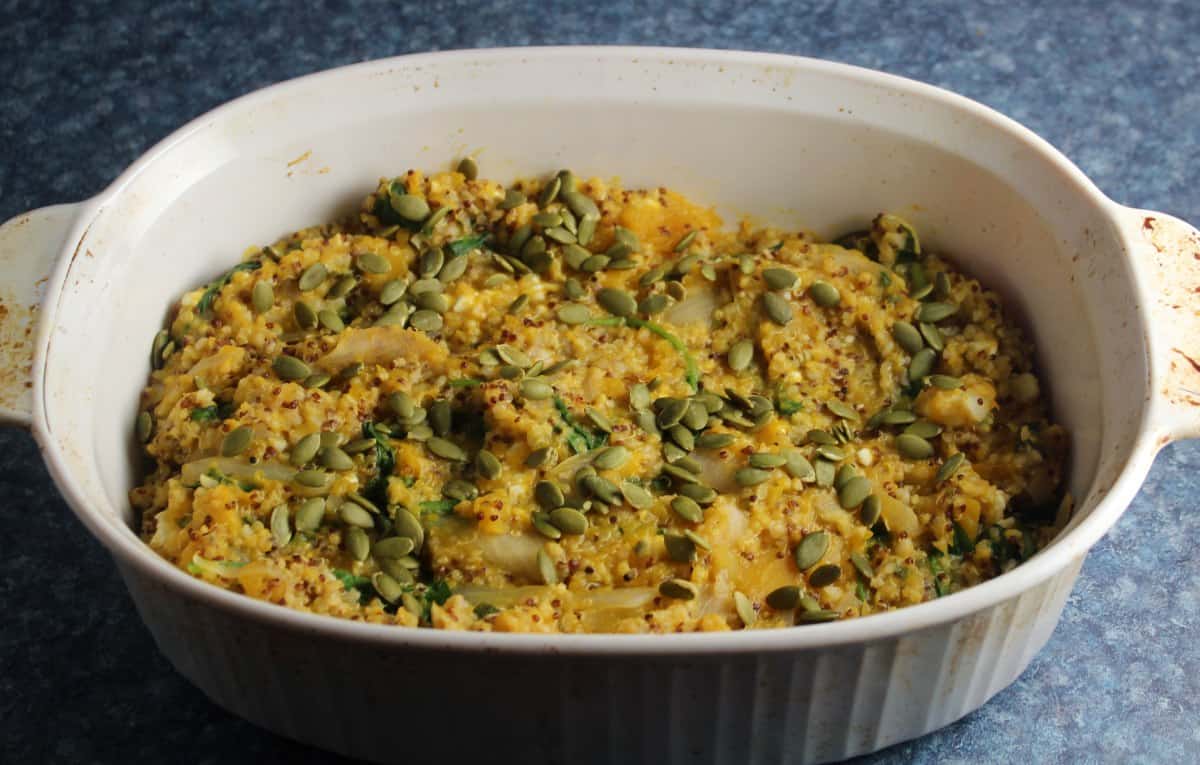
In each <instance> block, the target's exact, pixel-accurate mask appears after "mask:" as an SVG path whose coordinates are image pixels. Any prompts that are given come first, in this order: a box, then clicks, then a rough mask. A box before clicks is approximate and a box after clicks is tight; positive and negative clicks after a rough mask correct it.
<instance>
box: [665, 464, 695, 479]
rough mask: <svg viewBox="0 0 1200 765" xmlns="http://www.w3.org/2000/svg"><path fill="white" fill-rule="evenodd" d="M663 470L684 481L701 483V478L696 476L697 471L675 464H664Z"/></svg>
mask: <svg viewBox="0 0 1200 765" xmlns="http://www.w3.org/2000/svg"><path fill="white" fill-rule="evenodd" d="M662 471H663V473H665V474H667V475H669V476H671V477H672V478H674V479H675V480H677V481H680V482H682V483H700V479H699V478H697V477H696V474H695V473H693V472H691V471H689V470H685V469H684V468H681V467H677V466H675V465H670V464H668V465H663V466H662Z"/></svg>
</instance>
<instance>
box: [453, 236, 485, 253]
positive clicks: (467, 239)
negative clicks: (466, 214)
mask: <svg viewBox="0 0 1200 765" xmlns="http://www.w3.org/2000/svg"><path fill="white" fill-rule="evenodd" d="M487 240H488V238H487V234H479V235H478V236H464V237H463V238H462V239H455V240H454V241H453V242H451V243H450V244H448V245H446V246H447V247H448V248H449V250H450V255H451V256H452V257H455V258H457V257H461V256H463V255H466V254H467V253H468V252H471V251H472V250H478V249H479V248H480V247H482V246H483V245H484V244H486V243H487Z"/></svg>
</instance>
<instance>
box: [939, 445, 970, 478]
mask: <svg viewBox="0 0 1200 765" xmlns="http://www.w3.org/2000/svg"><path fill="white" fill-rule="evenodd" d="M965 459H966V456H965V455H964V454H963V453H962V452H955V453H954V454H952V455H950V456H949V457H947V458H946V461H945V462H943V463H942V466H941V467H940V468H938V471H937V475H936V476H934V478H933V482H934V483H935V484H936V483H942V482H943V481H946V480H948V479H949V478H950V477H951V476H953V475H954V474H955V473H957V472H958V469H959V468H960V467H962V464H963V461H964V460H965Z"/></svg>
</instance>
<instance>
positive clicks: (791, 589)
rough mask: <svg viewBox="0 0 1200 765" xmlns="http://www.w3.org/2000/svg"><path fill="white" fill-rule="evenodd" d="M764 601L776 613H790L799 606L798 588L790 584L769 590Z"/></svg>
mask: <svg viewBox="0 0 1200 765" xmlns="http://www.w3.org/2000/svg"><path fill="white" fill-rule="evenodd" d="M766 601H767V605H768V606H770V607H771V608H773V609H775V610H776V611H791V610H792V609H794V608H795V607H796V606H798V605H799V604H800V588H799V587H797V586H795V585H792V584H788V585H784V586H783V587H779V588H778V589H774V590H771V592H770V593H768V594H767V597H766Z"/></svg>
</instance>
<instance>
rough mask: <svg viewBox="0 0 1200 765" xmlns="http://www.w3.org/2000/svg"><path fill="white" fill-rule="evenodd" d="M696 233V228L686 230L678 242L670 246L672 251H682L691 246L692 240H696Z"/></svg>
mask: <svg viewBox="0 0 1200 765" xmlns="http://www.w3.org/2000/svg"><path fill="white" fill-rule="evenodd" d="M697 233H699V232H698V231H696V229H692V230H691V231H689V232H687V233H686V234H684V235H683V237H682V238H681V239H680V240H679V241H678V242H676V243H675V246H674V247H672V248H671V250H672V251H673V252H683V251H684V250H686V249H687V248H688V247H689V246H691V244H692V242H694V241H695V240H696V234H697Z"/></svg>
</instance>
